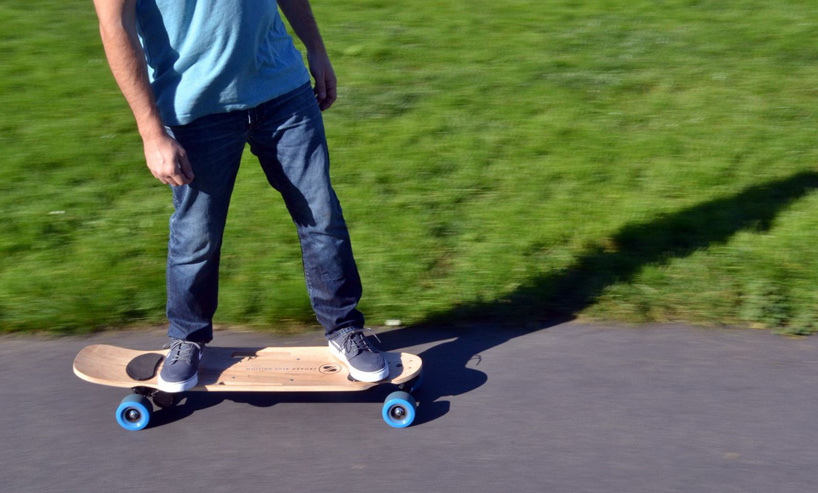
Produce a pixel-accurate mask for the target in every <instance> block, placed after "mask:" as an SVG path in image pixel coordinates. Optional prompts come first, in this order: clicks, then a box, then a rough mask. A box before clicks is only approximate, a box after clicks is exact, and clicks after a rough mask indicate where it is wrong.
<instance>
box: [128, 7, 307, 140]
mask: <svg viewBox="0 0 818 493" xmlns="http://www.w3.org/2000/svg"><path fill="white" fill-rule="evenodd" d="M136 17H137V21H136V22H137V31H138V33H139V38H140V41H141V42H142V47H143V48H144V50H145V57H146V58H147V62H148V74H149V76H150V81H151V87H152V88H153V92H154V94H155V96H156V102H157V104H158V106H159V112H160V114H161V116H162V121H163V123H164V124H165V125H184V124H187V123H190V122H191V121H193V120H195V119H196V118H199V117H201V116H205V115H209V114H213V113H223V112H227V111H233V110H241V109H247V108H252V107H255V106H258V105H259V104H261V103H263V102H265V101H269V100H270V99H273V98H275V97H277V96H280V95H282V94H284V93H287V92H289V91H292V90H293V89H296V88H298V87H300V86H302V85H304V84H305V83H307V82H309V81H310V76H309V73H308V72H307V69H306V67H305V66H304V61H303V59H302V58H301V53H299V51H298V50H297V49H296V48H295V46H294V45H293V41H292V39H291V38H290V36H289V34H287V30H286V29H285V28H284V23H283V22H282V21H281V17H280V16H279V15H278V8H277V5H276V2H275V1H274V0H137V4H136Z"/></svg>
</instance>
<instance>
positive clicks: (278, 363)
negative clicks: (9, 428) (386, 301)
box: [74, 344, 422, 431]
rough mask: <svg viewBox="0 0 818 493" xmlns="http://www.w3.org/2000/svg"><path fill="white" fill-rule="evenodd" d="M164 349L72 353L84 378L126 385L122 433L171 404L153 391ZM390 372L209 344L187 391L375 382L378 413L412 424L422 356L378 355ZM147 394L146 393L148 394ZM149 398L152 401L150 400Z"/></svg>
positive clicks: (294, 351)
mask: <svg viewBox="0 0 818 493" xmlns="http://www.w3.org/2000/svg"><path fill="white" fill-rule="evenodd" d="M166 352H167V350H164V351H135V350H133V349H125V348H121V347H117V346H109V345H105V344H95V345H92V346H87V347H85V348H83V349H82V350H81V351H80V352H79V354H77V357H76V358H74V373H75V374H76V375H77V376H78V377H80V378H81V379H83V380H87V381H89V382H91V383H96V384H100V385H108V386H112V387H126V388H127V387H130V388H131V389H132V391H133V393H132V394H130V395H128V396H126V397H125V398H124V399H122V402H121V403H120V404H119V407H118V408H117V410H116V421H117V423H119V425H120V426H121V427H122V428H124V429H126V430H129V431H137V430H141V429H144V428H145V427H147V426H148V423H149V421H150V418H151V415H152V414H153V412H154V411H153V409H154V408H153V405H154V404H155V405H156V406H158V407H160V408H167V407H172V406H173V405H174V404H175V402H176V399H175V397H174V396H175V395H176V394H168V393H165V392H162V391H161V390H159V385H158V375H159V372H160V371H161V370H162V366H161V365H162V362H161V360H162V357H163V356H164V354H166ZM384 357H385V358H386V362H387V363H388V365H389V376H388V377H387V378H386V379H384V380H381V381H380V382H375V383H367V382H358V381H355V380H352V379H351V378H350V377H349V370H348V369H347V366H346V365H345V364H344V363H342V362H341V361H339V360H338V359H337V358H335V356H333V355H332V353H330V351H329V348H327V347H326V346H323V347H291V348H284V347H266V348H246V347H245V348H242V347H212V346H206V347H205V349H204V351H203V352H202V359H201V361H200V363H199V373H198V376H199V383H198V385H197V386H196V387H194V388H192V389H190V390H191V391H205V392H227V391H230V392H342V391H359V390H366V389H369V388H372V387H375V386H380V385H391V386H394V387H397V389H399V390H397V391H395V392H392V393H391V394H389V395H388V396H387V398H386V400H385V401H384V404H383V407H382V411H381V416H382V417H383V419H384V421H386V423H387V424H388V425H389V426H391V427H393V428H405V427H407V426H409V425H410V424H412V422H413V421H414V419H415V412H416V410H417V406H418V404H417V401H416V400H415V398H414V397H413V396H412V395H411V392H413V391H414V390H416V389H417V388H418V387H419V386H420V380H421V367H422V362H421V360H420V357H418V356H415V355H414V354H408V353H384ZM149 398H150V399H149ZM151 402H153V403H151Z"/></svg>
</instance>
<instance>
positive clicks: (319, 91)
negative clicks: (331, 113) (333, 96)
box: [313, 77, 327, 110]
mask: <svg viewBox="0 0 818 493" xmlns="http://www.w3.org/2000/svg"><path fill="white" fill-rule="evenodd" d="M313 91H314V92H315V98H316V99H317V100H318V106H319V107H321V109H322V110H323V109H324V108H323V107H322V105H323V104H324V100H326V99H327V85H326V82H324V78H323V77H316V78H315V88H314V89H313Z"/></svg>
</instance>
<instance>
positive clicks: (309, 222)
mask: <svg viewBox="0 0 818 493" xmlns="http://www.w3.org/2000/svg"><path fill="white" fill-rule="evenodd" d="M168 130H169V133H170V134H171V135H172V136H173V137H174V138H175V139H176V140H177V141H178V142H179V143H180V144H181V145H182V147H184V149H185V151H186V152H187V155H188V158H189V160H190V163H191V165H192V167H193V172H194V174H195V178H194V180H193V181H192V182H191V183H189V184H187V185H184V186H177V187H173V206H174V210H175V212H174V213H173V215H172V216H171V218H170V238H169V241H168V265H167V296H168V300H167V317H168V321H169V327H168V335H169V336H170V337H172V338H178V339H186V340H189V341H194V342H210V340H211V339H212V338H213V315H214V313H215V312H216V306H217V304H218V281H219V254H220V251H221V245H222V235H223V233H224V226H225V220H226V219H227V208H228V206H229V203H230V195H231V193H232V191H233V185H234V183H235V180H236V174H237V173H238V169H239V163H240V161H241V155H242V152H243V151H244V147H245V144H246V143H249V144H250V150H251V151H252V152H253V154H255V155H256V156H257V157H258V160H259V163H260V164H261V167H262V169H263V170H264V173H265V174H266V176H267V181H269V183H270V185H272V186H273V188H275V189H276V190H278V192H279V193H281V196H282V197H283V199H284V203H285V204H286V206H287V210H288V211H289V213H290V216H291V217H292V220H293V222H294V223H295V225H296V229H297V231H298V237H299V240H300V242H301V252H302V260H303V263H304V277H305V280H306V284H307V293H308V295H309V297H310V302H311V304H312V308H313V310H314V311H315V314H316V317H317V319H318V321H319V323H320V324H321V325H322V326H323V327H324V331H325V333H326V335H330V334H332V333H333V332H334V331H336V330H338V329H341V328H344V327H363V325H364V317H363V315H362V314H361V312H359V311H358V310H357V308H356V306H357V304H358V301H359V300H360V298H361V279H360V277H359V275H358V269H357V267H356V265H355V259H354V258H353V256H352V246H351V243H350V238H349V232H348V231H347V227H346V223H345V221H344V216H343V213H342V212H341V205H340V203H339V202H338V198H337V196H336V195H335V191H334V190H333V189H332V185H331V184H330V176H329V153H328V151H327V142H326V137H325V134H324V125H323V120H322V118H321V111H320V110H319V108H318V104H317V103H316V101H315V96H314V94H313V91H312V88H311V87H310V84H305V85H304V86H302V87H300V88H299V89H296V90H294V91H292V92H289V93H287V94H284V95H282V96H280V97H278V98H275V99H273V100H271V101H268V102H266V103H263V104H261V105H259V106H257V107H255V108H252V109H249V110H240V111H232V112H229V113H220V114H213V115H207V116H204V117H201V118H199V119H197V120H195V121H193V122H191V123H190V124H187V125H182V126H174V127H170V128H169V129H168Z"/></svg>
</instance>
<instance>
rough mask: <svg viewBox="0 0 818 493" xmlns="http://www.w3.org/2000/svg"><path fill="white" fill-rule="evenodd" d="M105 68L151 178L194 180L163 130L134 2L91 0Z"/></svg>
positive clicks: (178, 149)
mask: <svg viewBox="0 0 818 493" xmlns="http://www.w3.org/2000/svg"><path fill="white" fill-rule="evenodd" d="M94 6H95V7H96V10H97V17H99V32H100V35H101V37H102V45H103V46H104V47H105V55H106V56H107V57H108V65H109V66H110V67H111V72H112V73H113V74H114V79H116V82H117V84H118V85H119V89H120V90H121V91H122V94H123V95H124V96H125V99H126V100H127V101H128V105H130V107H131V111H132V112H133V115H134V118H135V119H136V125H137V127H138V128H139V134H140V135H141V136H142V143H143V145H144V148H145V161H146V162H147V165H148V168H149V169H150V171H151V173H153V176H155V177H156V179H158V180H159V181H161V182H162V183H165V184H169V185H184V184H187V183H190V182H191V181H193V170H192V169H191V166H190V162H189V161H188V159H187V154H185V150H184V149H183V148H182V146H181V145H179V143H178V142H176V140H174V139H173V138H172V137H170V136H169V135H168V134H167V132H166V131H165V126H164V124H163V123H162V119H161V118H160V116H159V110H158V108H157V107H156V101H155V99H154V95H153V91H152V90H151V86H150V82H149V81H148V68H147V63H146V62H145V53H144V51H143V50H142V46H141V45H140V43H139V38H138V37H137V34H136V0H94Z"/></svg>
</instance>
